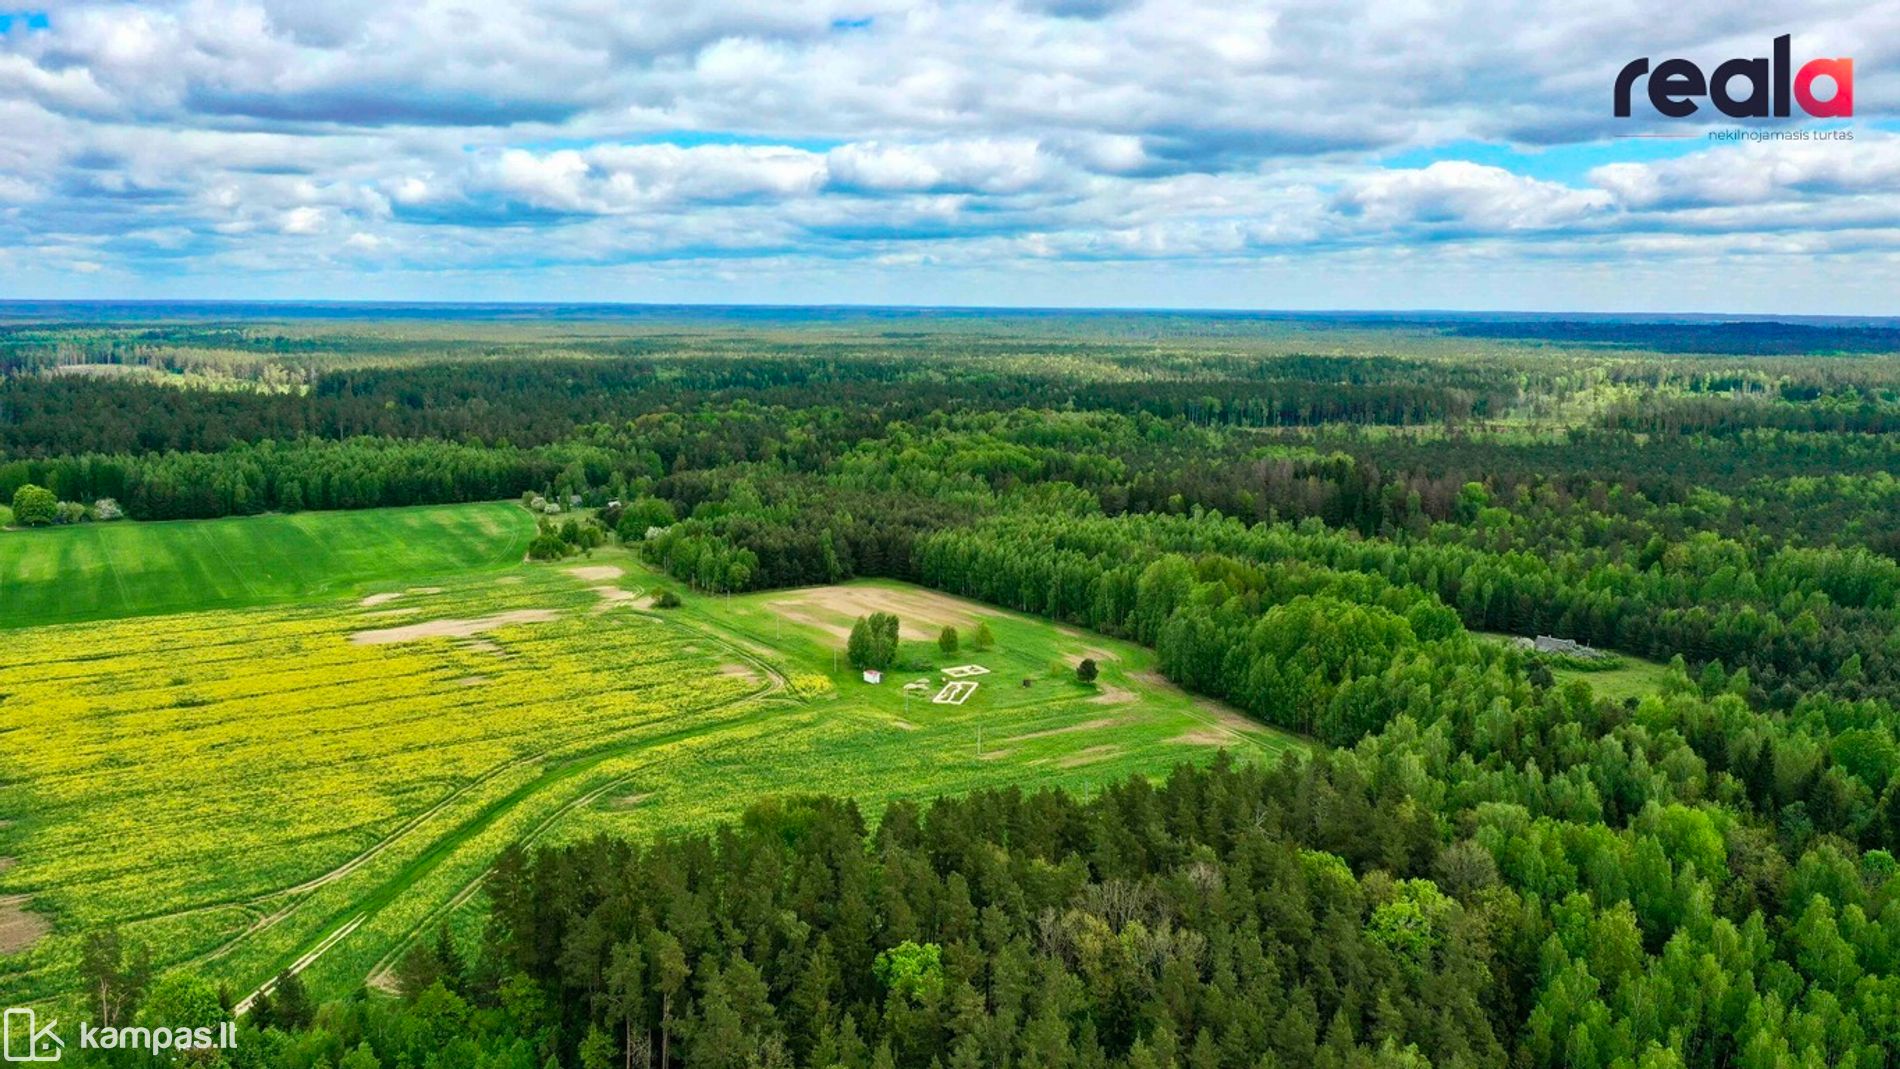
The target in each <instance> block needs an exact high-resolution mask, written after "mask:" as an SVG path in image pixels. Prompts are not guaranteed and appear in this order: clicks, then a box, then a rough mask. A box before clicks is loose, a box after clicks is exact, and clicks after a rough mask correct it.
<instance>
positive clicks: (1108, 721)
mask: <svg viewBox="0 0 1900 1069" xmlns="http://www.w3.org/2000/svg"><path fill="white" fill-rule="evenodd" d="M1128 719H1129V718H1128V717H1125V716H1105V717H1102V718H1101V719H1099V720H1083V721H1081V722H1079V723H1075V724H1064V725H1062V726H1061V727H1059V728H1045V729H1043V730H1041V731H1032V732H1030V733H1029V734H1027V735H1011V736H1010V737H1009V740H1008V741H1010V742H1026V741H1028V740H1029V739H1046V738H1050V737H1052V736H1055V735H1073V734H1075V733H1076V732H1078V731H1101V730H1102V729H1103V728H1112V727H1120V726H1121V725H1123V724H1126V723H1128Z"/></svg>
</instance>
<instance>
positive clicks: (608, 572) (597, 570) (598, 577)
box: [567, 564, 627, 589]
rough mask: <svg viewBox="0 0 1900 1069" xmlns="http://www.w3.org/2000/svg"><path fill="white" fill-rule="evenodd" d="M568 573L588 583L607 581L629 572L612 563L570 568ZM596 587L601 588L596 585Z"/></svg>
mask: <svg viewBox="0 0 1900 1069" xmlns="http://www.w3.org/2000/svg"><path fill="white" fill-rule="evenodd" d="M567 574H569V575H571V576H573V577H574V578H576V579H579V580H581V581H583V582H588V583H606V582H611V581H612V580H615V579H618V578H620V577H621V576H623V575H625V574H627V573H626V572H623V571H621V570H620V569H618V568H616V567H614V566H613V565H611V564H588V565H582V566H581V567H578V568H569V569H568V570H567ZM595 589H599V588H598V587H596V588H595Z"/></svg>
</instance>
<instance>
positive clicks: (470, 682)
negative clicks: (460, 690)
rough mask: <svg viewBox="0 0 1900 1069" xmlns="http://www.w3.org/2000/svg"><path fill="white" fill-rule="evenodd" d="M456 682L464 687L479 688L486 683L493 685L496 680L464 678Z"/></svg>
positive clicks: (474, 677) (476, 677) (479, 677)
mask: <svg viewBox="0 0 1900 1069" xmlns="http://www.w3.org/2000/svg"><path fill="white" fill-rule="evenodd" d="M456 682H457V683H460V684H461V685H462V686H464V687H479V686H481V685H482V684H484V683H493V682H494V680H492V679H490V678H488V677H487V676H463V677H462V678H460V679H458V680H456Z"/></svg>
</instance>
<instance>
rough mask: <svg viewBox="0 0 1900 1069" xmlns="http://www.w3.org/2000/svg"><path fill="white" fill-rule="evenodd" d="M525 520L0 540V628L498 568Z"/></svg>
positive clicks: (33, 534)
mask: <svg viewBox="0 0 1900 1069" xmlns="http://www.w3.org/2000/svg"><path fill="white" fill-rule="evenodd" d="M533 537H534V522H533V519H532V518H531V517H530V516H529V515H528V514H527V513H526V512H524V511H522V510H521V509H520V508H519V507H517V506H515V505H512V504H507V503H500V502H493V503H487V504H477V505H443V506H420V507H416V508H392V509H373V510H366V511H362V512H302V513H296V514H293V515H268V516H247V517H240V518H233V519H222V520H175V521H170V522H165V523H123V522H121V523H88V524H79V525H76V526H72V527H46V528H38V529H35V530H24V531H7V532H4V533H0V628H12V627H31V626H35V625H39V624H48V623H62V622H70V621H77V620H102V619H113V618H119V617H126V616H148V615H155V614H160V613H175V612H184V611H189V610H196V609H207V608H216V607H226V608H235V607H239V606H249V605H266V604H272V603H278V602H287V601H295V600H297V599H301V598H323V597H325V596H331V595H342V594H349V593H351V592H355V591H360V590H366V589H368V588H369V587H371V586H373V585H375V584H377V583H378V582H381V581H384V580H387V579H390V578H395V577H409V578H416V577H427V576H431V575H436V574H443V575H454V574H465V573H468V572H470V571H479V570H484V569H493V568H499V567H506V566H508V565H512V564H513V563H515V562H517V561H519V560H520V559H521V556H522V554H523V553H524V552H525V551H526V549H527V546H528V540H529V539H531V538H533Z"/></svg>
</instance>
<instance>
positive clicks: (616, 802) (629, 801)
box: [607, 791, 653, 809]
mask: <svg viewBox="0 0 1900 1069" xmlns="http://www.w3.org/2000/svg"><path fill="white" fill-rule="evenodd" d="M651 797H653V792H651V791H644V792H642V793H640V794H623V795H621V796H620V797H618V798H609V799H607V808H608V809H634V808H637V807H639V806H641V805H644V804H646V800H647V799H649V798H651Z"/></svg>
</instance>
